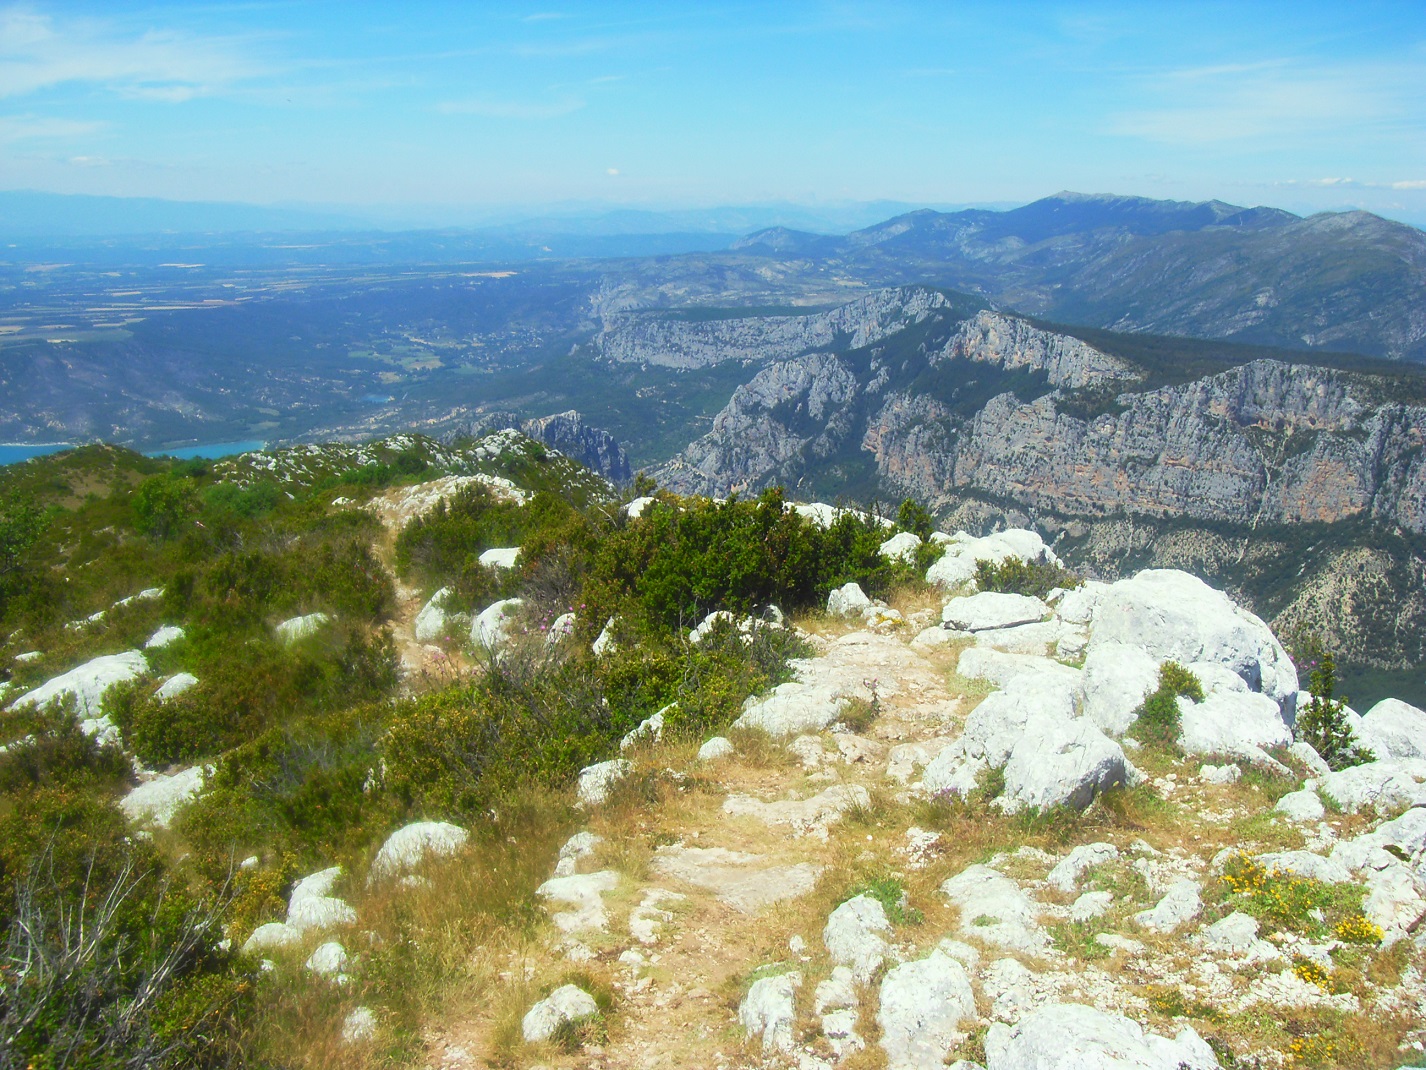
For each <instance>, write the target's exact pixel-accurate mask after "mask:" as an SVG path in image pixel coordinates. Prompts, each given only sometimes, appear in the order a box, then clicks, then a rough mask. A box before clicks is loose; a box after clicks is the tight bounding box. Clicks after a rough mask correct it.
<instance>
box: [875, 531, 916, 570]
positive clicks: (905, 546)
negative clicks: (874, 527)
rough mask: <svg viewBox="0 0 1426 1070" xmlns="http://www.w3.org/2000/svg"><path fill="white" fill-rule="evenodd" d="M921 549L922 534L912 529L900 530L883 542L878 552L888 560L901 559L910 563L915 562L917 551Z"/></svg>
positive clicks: (904, 562) (900, 560)
mask: <svg viewBox="0 0 1426 1070" xmlns="http://www.w3.org/2000/svg"><path fill="white" fill-rule="evenodd" d="M919 549H921V536H919V535H917V534H916V533H915V532H911V531H899V532H897V533H896V534H895V535H893V536H892V537H891V538H889V539H887V540H886V541H885V542H884V543H882V544H881V545H880V546H879V547H878V548H877V552H878V553H879V554H881V556H882V557H884V558H886V559H887V560H888V561H899V562H901V563H903V564H908V565H910V564H915V562H916V551H917V550H919Z"/></svg>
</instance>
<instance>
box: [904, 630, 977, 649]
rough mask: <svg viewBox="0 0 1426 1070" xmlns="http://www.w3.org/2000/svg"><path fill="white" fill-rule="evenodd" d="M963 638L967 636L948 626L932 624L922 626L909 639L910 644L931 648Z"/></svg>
mask: <svg viewBox="0 0 1426 1070" xmlns="http://www.w3.org/2000/svg"><path fill="white" fill-rule="evenodd" d="M965 638H967V636H966V635H964V634H963V633H961V632H957V631H954V630H952V629H950V628H942V627H941V626H940V625H939V624H933V625H931V627H929V628H922V629H921V630H920V631H919V632H917V633H916V635H915V637H914V638H912V640H911V645H912V646H919V647H926V648H932V649H933V648H935V647H938V646H947V645H949V644H950V643H954V642H955V641H956V640H957V639H965Z"/></svg>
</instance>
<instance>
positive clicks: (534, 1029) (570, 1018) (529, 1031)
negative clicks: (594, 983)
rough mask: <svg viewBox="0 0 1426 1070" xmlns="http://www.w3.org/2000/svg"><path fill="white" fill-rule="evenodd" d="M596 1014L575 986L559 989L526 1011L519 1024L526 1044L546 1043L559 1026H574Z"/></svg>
mask: <svg viewBox="0 0 1426 1070" xmlns="http://www.w3.org/2000/svg"><path fill="white" fill-rule="evenodd" d="M598 1013H599V1004H598V1003H596V1002H595V1001H594V997H593V996H591V995H590V994H589V993H588V992H586V991H585V990H584V989H582V988H580V987H578V986H577V985H561V986H560V987H559V988H556V989H555V990H554V991H553V992H551V993H550V994H549V995H548V996H546V997H545V998H544V999H542V1000H540V1001H539V1002H538V1003H536V1004H535V1005H534V1006H533V1007H531V1008H530V1009H529V1010H528V1011H526V1012H525V1017H524V1018H523V1019H521V1021H520V1033H521V1035H522V1036H524V1038H525V1042H526V1043H527V1044H538V1043H539V1042H540V1041H542V1040H549V1039H550V1038H551V1037H553V1036H554V1035H555V1033H557V1032H558V1031H559V1030H560V1028H561V1027H562V1026H565V1025H573V1024H576V1023H578V1022H582V1021H584V1020H585V1019H588V1018H593V1017H594V1016H595V1015H596V1014H598Z"/></svg>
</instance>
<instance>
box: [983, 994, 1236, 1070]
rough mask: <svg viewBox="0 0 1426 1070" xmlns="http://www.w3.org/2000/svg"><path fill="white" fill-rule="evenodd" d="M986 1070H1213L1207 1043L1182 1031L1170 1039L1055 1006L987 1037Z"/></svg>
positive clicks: (1112, 1017)
mask: <svg viewBox="0 0 1426 1070" xmlns="http://www.w3.org/2000/svg"><path fill="white" fill-rule="evenodd" d="M985 1057H986V1070H1091V1068H1092V1070H1217V1067H1218V1059H1217V1057H1216V1056H1215V1055H1214V1054H1213V1049H1212V1048H1210V1047H1209V1046H1208V1043H1207V1042H1206V1041H1205V1040H1204V1039H1203V1038H1202V1037H1200V1036H1199V1035H1198V1034H1197V1033H1196V1032H1194V1031H1193V1028H1192V1027H1191V1026H1185V1027H1184V1028H1183V1029H1182V1030H1180V1031H1179V1034H1178V1036H1176V1037H1175V1038H1174V1039H1173V1040H1169V1039H1167V1038H1165V1037H1160V1036H1155V1035H1154V1034H1153V1033H1146V1032H1145V1031H1144V1029H1143V1027H1142V1026H1140V1025H1139V1024H1138V1023H1137V1022H1134V1021H1132V1020H1130V1019H1128V1018H1125V1017H1124V1016H1123V1015H1121V1014H1114V1013H1111V1012H1108V1011H1102V1010H1098V1009H1096V1008H1094V1007H1086V1006H1083V1005H1081V1004H1075V1003H1053V1004H1049V1005H1047V1006H1044V1007H1041V1008H1039V1009H1038V1010H1035V1011H1032V1012H1031V1013H1029V1014H1027V1015H1026V1016H1025V1017H1024V1018H1021V1019H1020V1020H1019V1021H1018V1022H1016V1023H1015V1025H1013V1026H1008V1025H1005V1024H1004V1023H1002V1022H996V1023H994V1024H993V1025H991V1027H990V1029H989V1031H988V1032H987V1033H986V1037H985Z"/></svg>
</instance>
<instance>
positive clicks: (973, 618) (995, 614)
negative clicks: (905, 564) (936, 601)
mask: <svg viewBox="0 0 1426 1070" xmlns="http://www.w3.org/2000/svg"><path fill="white" fill-rule="evenodd" d="M1049 611H1050V607H1049V606H1047V605H1045V603H1044V602H1042V601H1040V600H1039V599H1038V598H1031V597H1030V596H1028V595H1023V594H1002V593H1001V592H999V591H982V592H981V593H980V594H973V595H969V596H967V597H965V598H953V599H951V600H950V601H949V602H947V603H946V605H945V608H944V609H942V610H941V624H942V625H943V626H945V627H947V628H955V629H958V630H960V631H963V632H981V631H985V630H986V629H989V628H1012V627H1014V626H1015V625H1017V624H1034V623H1037V622H1039V621H1041V620H1043V619H1044V617H1045V615H1046V614H1047V613H1049Z"/></svg>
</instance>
